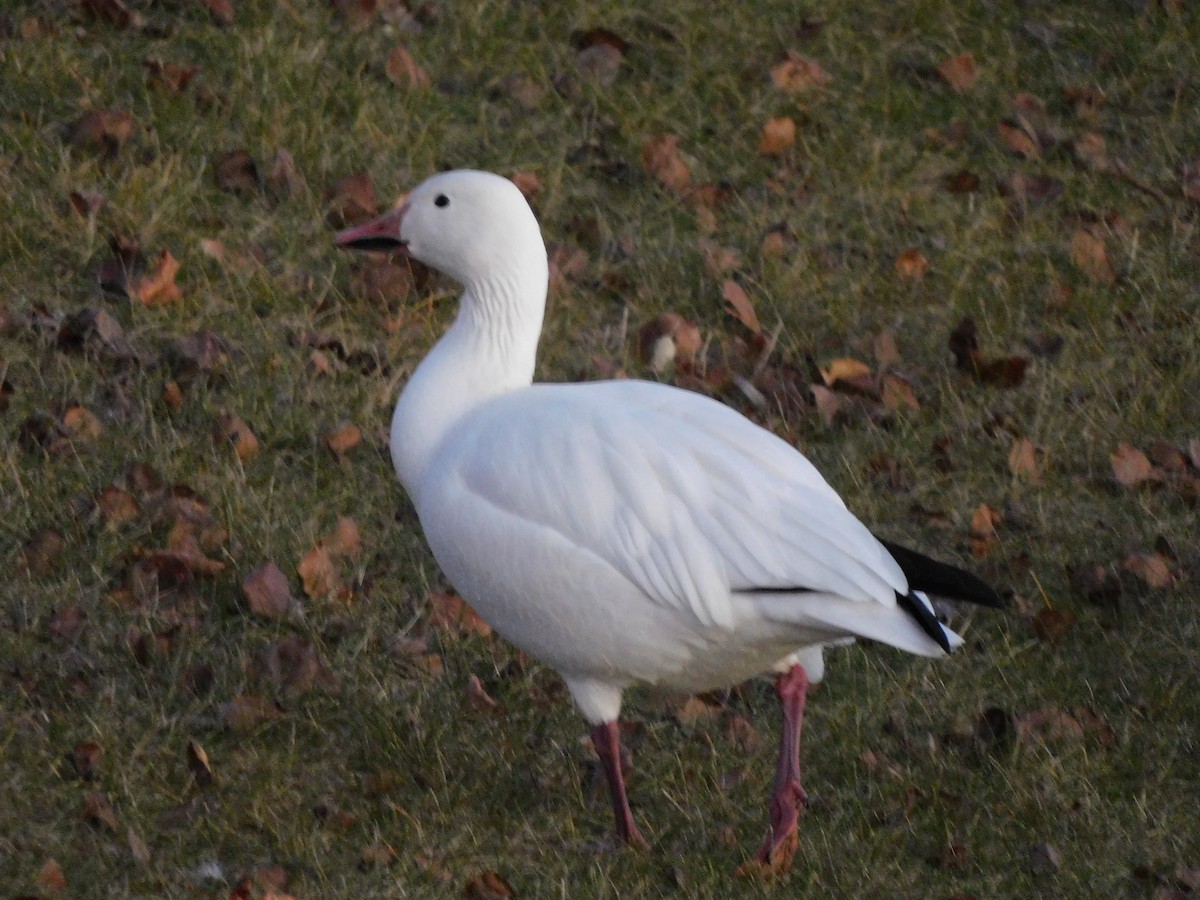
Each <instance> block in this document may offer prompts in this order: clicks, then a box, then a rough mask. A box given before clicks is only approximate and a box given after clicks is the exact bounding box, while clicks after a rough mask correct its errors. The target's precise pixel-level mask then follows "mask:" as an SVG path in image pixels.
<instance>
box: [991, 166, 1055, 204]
mask: <svg viewBox="0 0 1200 900" xmlns="http://www.w3.org/2000/svg"><path fill="white" fill-rule="evenodd" d="M996 187H997V188H998V189H999V191H1000V194H1001V195H1002V196H1004V197H1008V198H1010V199H1011V200H1013V201H1014V202H1016V203H1018V204H1020V206H1021V208H1024V207H1027V206H1036V205H1040V204H1043V203H1049V202H1050V201H1052V200H1055V199H1057V198H1058V196H1059V195H1061V194H1062V192H1063V187H1064V185H1063V183H1062V182H1061V181H1059V180H1058V179H1057V178H1051V177H1050V176H1049V175H1031V174H1029V173H1028V172H1022V171H1020V170H1019V169H1016V170H1013V171H1012V172H1009V173H1008V174H1007V175H1005V176H1004V177H1003V178H1001V179H999V180H998V181H997V182H996Z"/></svg>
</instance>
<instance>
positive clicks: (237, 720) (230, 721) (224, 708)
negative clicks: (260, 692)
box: [220, 694, 280, 737]
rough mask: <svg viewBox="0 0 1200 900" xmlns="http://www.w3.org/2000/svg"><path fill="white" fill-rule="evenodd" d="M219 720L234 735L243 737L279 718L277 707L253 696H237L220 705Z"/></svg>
mask: <svg viewBox="0 0 1200 900" xmlns="http://www.w3.org/2000/svg"><path fill="white" fill-rule="evenodd" d="M220 713H221V720H222V721H223V722H224V723H225V725H226V727H228V728H229V730H230V731H232V732H233V733H234V734H236V735H238V736H239V737H245V736H246V735H248V734H250V733H251V732H253V731H254V730H255V729H257V728H258V726H259V725H262V724H263V723H264V722H269V721H271V720H272V719H277V718H279V716H280V712H279V707H277V706H276V705H275V704H274V703H270V702H268V701H267V700H264V699H263V698H262V697H259V696H257V695H255V694H238V695H237V696H235V697H234V698H233V699H232V700H230V701H229V702H228V703H222V704H221V709H220Z"/></svg>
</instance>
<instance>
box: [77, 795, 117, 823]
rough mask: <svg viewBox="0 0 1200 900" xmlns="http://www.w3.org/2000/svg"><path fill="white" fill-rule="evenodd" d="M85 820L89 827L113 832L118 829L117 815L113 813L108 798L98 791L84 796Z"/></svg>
mask: <svg viewBox="0 0 1200 900" xmlns="http://www.w3.org/2000/svg"><path fill="white" fill-rule="evenodd" d="M83 820H84V821H85V822H87V823H88V824H89V825H94V826H95V827H97V828H105V829H107V830H109V831H112V832H116V831H117V829H118V822H117V814H116V813H115V812H113V808H112V805H111V804H110V803H109V802H108V797H106V796H105V795H104V794H102V793H100V792H98V791H94V792H92V793H89V794H85V795H84V797H83Z"/></svg>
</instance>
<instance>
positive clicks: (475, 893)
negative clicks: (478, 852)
mask: <svg viewBox="0 0 1200 900" xmlns="http://www.w3.org/2000/svg"><path fill="white" fill-rule="evenodd" d="M463 896H464V897H467V898H468V900H509V898H511V897H515V896H517V895H516V892H515V891H513V889H512V887H511V886H510V885H509V883H508V882H507V881H505V880H504V879H503V878H502V877H500V875H498V874H497V873H495V872H492V871H487V872H481V873H479V874H478V875H476V876H475V877H474V878H472V879H471V880H470V881H468V882H467V883H466V885H464V886H463Z"/></svg>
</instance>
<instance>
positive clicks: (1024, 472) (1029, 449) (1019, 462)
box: [1008, 437, 1042, 481]
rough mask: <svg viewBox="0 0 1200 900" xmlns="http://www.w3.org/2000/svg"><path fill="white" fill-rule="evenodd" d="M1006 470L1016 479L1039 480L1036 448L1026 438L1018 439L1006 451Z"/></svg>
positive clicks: (1039, 469) (1039, 473)
mask: <svg viewBox="0 0 1200 900" xmlns="http://www.w3.org/2000/svg"><path fill="white" fill-rule="evenodd" d="M1008 470H1009V471H1010V472H1012V473H1013V474H1014V475H1016V476H1017V477H1018V478H1025V479H1027V480H1029V481H1037V480H1038V479H1039V478H1041V474H1042V473H1041V468H1040V467H1039V466H1038V454H1037V448H1036V447H1034V445H1033V441H1031V440H1030V439H1029V438H1027V437H1023V438H1018V439H1017V441H1016V442H1015V443H1014V444H1013V445H1012V449H1011V450H1009V451H1008Z"/></svg>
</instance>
